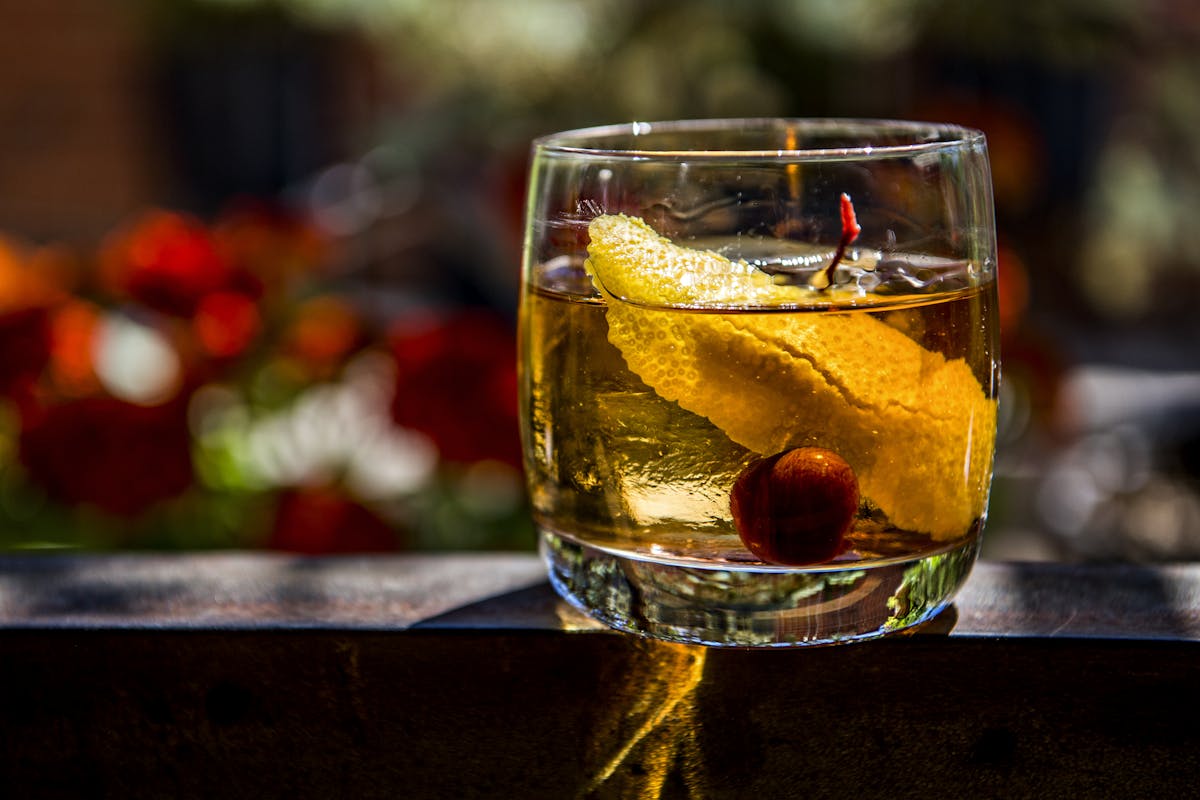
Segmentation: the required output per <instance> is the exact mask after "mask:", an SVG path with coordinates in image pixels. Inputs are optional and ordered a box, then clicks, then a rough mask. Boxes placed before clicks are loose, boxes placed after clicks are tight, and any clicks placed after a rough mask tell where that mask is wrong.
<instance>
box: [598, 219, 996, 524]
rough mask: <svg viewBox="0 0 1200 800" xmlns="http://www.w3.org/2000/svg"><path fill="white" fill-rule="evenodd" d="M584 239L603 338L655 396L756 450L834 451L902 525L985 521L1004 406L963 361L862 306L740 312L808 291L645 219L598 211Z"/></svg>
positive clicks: (798, 302) (802, 298) (795, 300)
mask: <svg viewBox="0 0 1200 800" xmlns="http://www.w3.org/2000/svg"><path fill="white" fill-rule="evenodd" d="M588 232H589V235H590V238H591V242H590V244H589V245H588V256H589V258H588V261H587V264H586V266H587V269H588V271H589V273H590V274H591V276H592V279H593V282H594V283H595V284H596V286H597V288H598V289H599V291H600V292H601V293H602V294H603V295H604V296H605V299H606V302H607V320H608V328H609V334H608V338H609V341H610V342H612V344H613V345H614V346H616V347H617V349H618V350H620V352H621V354H622V355H623V357H624V358H625V361H626V363H627V364H628V365H629V368H630V369H631V370H632V371H633V372H634V373H635V374H636V375H638V377H640V378H641V379H642V380H643V381H644V382H645V383H646V384H647V385H649V386H650V387H651V388H652V389H653V390H654V391H655V392H656V393H657V394H658V395H660V396H661V397H663V398H665V399H667V400H671V401H675V402H677V403H678V404H679V405H680V406H681V407H683V408H684V409H687V410H688V411H691V412H693V413H695V414H699V415H701V416H703V417H706V418H707V419H708V420H710V421H711V422H712V423H713V424H714V425H715V426H716V427H717V428H719V429H720V430H722V431H723V432H724V433H725V434H726V435H727V436H728V437H729V438H730V439H731V440H733V441H734V442H736V443H738V444H740V445H742V446H743V447H746V448H748V449H750V450H752V451H754V452H756V453H759V454H761V455H770V454H773V453H779V452H781V451H784V450H787V449H789V448H793V447H802V446H817V447H823V448H827V449H830V450H833V451H835V452H837V453H838V454H840V455H841V456H842V457H843V458H844V459H845V460H846V461H847V462H848V463H849V464H850V466H851V467H852V468H853V470H854V472H855V474H856V475H857V476H858V480H859V486H860V489H861V493H862V496H863V497H864V498H866V499H869V500H871V501H872V502H874V503H875V504H876V505H877V506H878V507H879V508H880V510H882V511H883V512H884V513H885V514H887V516H888V518H889V519H890V520H891V522H892V524H893V525H895V526H897V527H900V528H904V529H907V530H912V531H917V532H921V533H925V534H928V535H929V536H931V537H932V538H934V539H937V540H949V539H954V538H957V537H959V536H962V535H963V534H964V533H965V532H966V531H967V530H968V529H969V528H970V527H971V525H972V523H973V522H974V521H975V520H976V519H977V518H978V517H979V516H980V515H981V514H982V513H983V511H984V507H985V504H986V501H987V487H988V476H989V475H990V472H991V470H990V463H991V458H992V448H993V445H994V442H995V429H996V401H995V400H993V399H991V398H989V397H987V396H986V395H985V393H984V391H983V389H982V388H981V386H980V384H979V381H978V380H977V379H976V378H975V375H974V374H973V373H972V372H971V369H970V367H969V366H968V365H967V364H966V362H965V361H963V360H962V359H954V360H947V359H946V358H944V357H943V356H942V355H941V354H939V353H935V352H932V351H930V350H927V349H925V348H924V347H921V346H920V345H919V344H917V343H916V342H915V341H913V340H912V339H910V338H908V337H907V336H905V335H904V334H903V333H902V332H900V331H898V330H896V329H895V328H893V327H891V326H889V325H887V324H885V323H883V322H880V321H879V320H877V319H875V318H872V317H870V316H868V315H867V314H864V313H770V312H769V313H745V312H744V311H742V312H733V311H732V309H747V308H768V309H769V308H772V307H776V308H777V307H792V308H794V307H800V306H803V305H804V304H805V303H806V298H807V297H810V296H811V292H810V291H809V290H806V289H804V288H802V287H797V286H791V285H780V284H777V283H775V282H774V281H772V279H771V276H769V275H767V274H766V273H764V272H762V271H761V270H758V269H756V268H755V267H753V266H752V265H750V264H748V263H747V262H745V261H736V262H735V261H730V260H729V259H727V258H725V257H724V256H722V255H720V254H718V253H714V252H711V251H707V250H695V249H691V248H686V247H681V246H679V245H676V244H674V243H673V242H671V241H669V240H668V239H665V238H664V237H662V236H660V235H658V233H656V232H655V231H654V230H653V229H652V228H650V227H649V226H648V225H646V223H645V222H643V221H642V220H640V219H636V218H632V217H626V216H624V215H604V216H599V217H596V218H595V219H594V220H592V222H591V224H590V226H589V229H588ZM824 297H825V298H826V300H827V298H828V295H824ZM662 306H674V307H675V308H662ZM680 308H685V309H686V308H704V309H708V311H707V312H706V313H688V312H686V311H681V310H680ZM712 309H729V310H730V311H728V312H727V313H726V312H721V311H718V312H716V313H714V312H713V311H712Z"/></svg>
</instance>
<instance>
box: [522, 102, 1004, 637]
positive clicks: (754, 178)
mask: <svg viewBox="0 0 1200 800" xmlns="http://www.w3.org/2000/svg"><path fill="white" fill-rule="evenodd" d="M993 217H994V215H993V207H992V193H991V178H990V171H989V166H988V158H987V148H986V144H985V141H984V137H983V135H982V134H981V133H979V132H978V131H974V130H969V129H964V128H960V127H955V126H950V125H939V124H928V123H916V122H893V121H871V120H803V119H764V120H756V119H747V120H715V121H688V122H665V123H636V124H631V125H623V126H614V127H606V128H595V129H588V130H580V131H572V132H567V133H561V134H556V135H553V136H548V137H545V138H542V139H539V140H537V141H536V142H535V143H534V147H533V162H532V168H531V174H530V183H529V205H528V212H527V224H526V229H525V250H524V263H523V284H522V285H523V289H522V296H521V312H520V326H519V334H520V368H521V415H522V424H523V444H524V451H525V466H526V471H527V476H528V484H529V489H530V493H531V497H532V502H533V509H534V515H535V522H536V525H537V528H538V530H539V533H540V536H541V550H542V554H543V557H544V559H545V561H546V563H547V565H548V568H549V573H550V579H551V582H552V583H553V585H554V586H555V588H556V590H557V591H558V592H559V593H560V594H562V595H563V596H564V597H565V598H567V599H568V600H569V601H571V602H572V603H573V604H575V605H577V606H579V607H580V608H582V609H584V610H585V611H587V612H588V613H589V614H591V615H592V616H594V617H596V618H597V619H600V620H602V621H603V622H605V623H608V624H609V625H611V626H613V627H615V628H618V629H621V630H625V631H629V632H633V633H637V634H641V635H644V636H650V637H654V638H659V639H665V640H670V641H677V642H692V643H701V644H707V645H726V646H741V647H747V646H749V647H768V646H794V645H809V644H829V643H834V642H843V641H854V640H858V639H864V638H871V637H876V636H880V635H883V634H887V633H889V632H893V631H899V630H903V629H905V628H909V627H911V626H914V625H917V624H920V623H922V622H924V621H926V620H928V619H929V618H931V617H932V616H933V615H935V614H937V613H938V612H939V611H940V610H941V609H942V608H944V607H945V606H946V605H947V604H948V603H949V602H950V600H951V598H952V597H953V595H954V592H955V591H956V590H957V589H958V587H959V586H960V585H961V584H962V582H963V581H964V580H965V578H966V576H967V574H968V573H969V571H970V569H971V565H972V564H973V562H974V560H975V556H976V553H977V550H978V543H979V536H980V532H981V529H982V528H983V525H984V520H985V517H986V514H987V502H988V492H989V487H990V485H991V476H992V462H993V451H994V445H995V432H996V397H997V390H998V386H999V358H998V345H997V342H998V330H997V315H996V281H995V277H996V244H995V226H994V219H993Z"/></svg>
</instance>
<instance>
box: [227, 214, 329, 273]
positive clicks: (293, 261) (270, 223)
mask: <svg viewBox="0 0 1200 800" xmlns="http://www.w3.org/2000/svg"><path fill="white" fill-rule="evenodd" d="M213 237H214V239H215V240H216V242H217V243H218V245H219V246H220V248H221V252H222V253H224V254H225V255H226V257H227V258H228V259H229V261H230V263H231V264H233V265H234V267H235V268H238V269H241V270H243V271H245V272H247V273H251V274H253V275H254V276H255V277H256V278H257V279H258V280H260V281H261V282H262V283H264V284H265V285H266V286H267V287H268V288H279V287H281V286H282V285H285V284H287V283H288V282H290V281H291V280H292V279H293V278H295V277H302V276H309V275H311V274H312V273H313V272H315V271H316V270H317V269H319V268H320V267H322V266H323V265H324V264H325V263H326V261H327V260H328V258H329V242H328V241H327V239H326V238H325V236H324V235H323V234H322V233H321V231H320V230H319V229H318V228H317V227H316V225H314V224H313V223H312V221H311V220H310V219H308V218H307V217H305V216H303V215H300V214H296V213H293V212H291V211H289V210H288V209H285V208H281V207H279V206H277V205H273V204H270V203H266V202H262V201H259V200H255V201H243V202H239V203H237V204H235V205H233V206H231V207H230V208H229V209H227V210H226V211H225V212H224V213H223V214H222V215H221V218H220V219H219V220H218V221H217V223H216V224H215V225H214V226H213Z"/></svg>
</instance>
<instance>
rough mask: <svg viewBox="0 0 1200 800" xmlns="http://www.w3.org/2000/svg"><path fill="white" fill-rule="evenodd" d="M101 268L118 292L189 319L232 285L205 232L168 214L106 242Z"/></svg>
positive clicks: (143, 219) (145, 220) (153, 214)
mask: <svg viewBox="0 0 1200 800" xmlns="http://www.w3.org/2000/svg"><path fill="white" fill-rule="evenodd" d="M102 266H103V269H104V273H105V277H106V278H107V279H108V282H109V283H110V284H111V288H113V289H114V290H115V291H117V292H118V293H121V294H126V295H128V296H129V297H131V298H132V299H133V300H135V301H136V302H138V303H141V304H142V305H145V306H147V307H148V308H152V309H154V310H156V311H161V312H162V313H164V314H172V315H175V316H180V317H190V316H191V315H192V314H193V313H194V312H195V310H196V306H197V305H198V304H199V302H200V300H201V298H203V297H204V296H205V295H206V294H209V293H210V292H216V291H220V290H222V289H227V288H229V287H231V286H232V285H233V284H234V283H235V282H236V281H235V276H234V271H233V267H232V265H231V264H230V263H229V260H228V259H227V258H226V257H225V256H224V255H223V254H222V253H221V252H220V250H219V249H218V248H217V244H216V241H215V240H214V239H213V237H212V236H211V235H210V234H209V232H208V229H207V228H205V227H204V226H203V225H201V224H200V223H199V222H197V221H196V220H193V219H191V218H190V217H187V216H184V215H182V214H176V213H172V212H169V211H152V212H149V213H147V214H146V215H144V216H143V217H141V218H140V219H138V220H137V221H136V222H135V223H134V224H133V225H132V226H131V227H130V228H128V229H127V230H125V231H122V232H121V233H119V234H117V235H116V236H115V237H113V238H112V239H110V240H109V241H108V243H107V244H106V246H105V248H104V253H103V256H102Z"/></svg>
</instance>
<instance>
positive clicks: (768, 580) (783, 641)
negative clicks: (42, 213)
mask: <svg viewBox="0 0 1200 800" xmlns="http://www.w3.org/2000/svg"><path fill="white" fill-rule="evenodd" d="M977 549H978V537H977V536H972V537H971V538H969V539H966V540H963V541H960V542H956V543H954V544H952V545H950V546H948V547H947V548H946V549H944V550H941V551H938V552H936V553H932V554H930V553H925V554H922V555H921V556H919V557H915V558H911V559H900V558H893V559H887V560H882V561H865V562H848V563H840V564H827V565H822V566H816V567H806V568H803V569H781V568H771V567H759V566H752V565H749V566H748V565H740V564H739V565H731V564H711V565H710V564H699V563H693V564H683V563H680V562H678V561H675V562H668V561H656V560H653V559H652V558H648V557H646V556H645V555H642V554H638V555H634V554H631V553H622V552H619V551H615V550H606V549H601V548H597V547H594V546H591V545H588V544H584V543H583V542H580V541H578V540H575V539H573V538H571V537H568V536H564V535H562V534H559V533H554V532H551V531H545V530H543V531H542V537H541V553H542V557H543V559H545V561H546V564H547V566H548V568H549V572H550V582H551V583H552V584H553V585H554V588H555V590H556V591H557V592H558V593H559V594H560V595H562V597H564V598H565V599H566V600H567V601H569V602H570V603H572V604H573V605H575V606H577V607H579V608H580V609H582V610H583V611H585V612H586V613H587V614H589V615H590V616H592V617H594V618H595V619H598V620H600V621H601V622H603V623H605V624H607V625H609V626H611V627H613V628H616V629H618V630H622V631H626V632H628V633H634V634H638V635H640V636H646V637H650V638H655V639H662V640H666V641H672V642H683V643H688V644H703V645H711V646H719V647H796V646H807V645H827V644H838V643H843V642H854V641H861V640H865V639H873V638H876V637H879V636H884V635H887V634H890V633H895V632H898V631H902V630H905V629H908V628H912V627H914V626H916V625H920V624H921V623H923V622H926V621H927V620H929V619H931V618H933V617H934V616H935V615H937V613H938V612H939V611H941V610H942V609H943V608H945V607H946V605H948V604H949V602H950V600H951V599H952V598H953V596H954V593H955V592H956V591H957V590H958V588H959V587H960V586H961V585H962V583H963V581H965V580H966V578H967V575H968V574H969V573H970V571H971V566H972V565H973V564H974V562H975V556H976V552H977Z"/></svg>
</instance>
